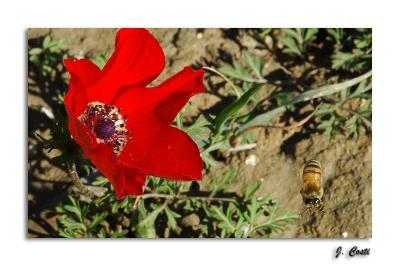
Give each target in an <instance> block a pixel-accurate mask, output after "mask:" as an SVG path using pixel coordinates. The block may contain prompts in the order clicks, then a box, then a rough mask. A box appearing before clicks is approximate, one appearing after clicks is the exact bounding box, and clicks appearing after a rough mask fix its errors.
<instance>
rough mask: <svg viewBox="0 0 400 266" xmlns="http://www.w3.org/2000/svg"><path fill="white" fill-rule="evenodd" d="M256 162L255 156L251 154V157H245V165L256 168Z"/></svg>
mask: <svg viewBox="0 0 400 266" xmlns="http://www.w3.org/2000/svg"><path fill="white" fill-rule="evenodd" d="M257 162H258V158H257V156H256V155H254V154H251V155H249V156H247V158H246V160H245V162H244V163H245V164H246V165H251V166H256V164H257Z"/></svg>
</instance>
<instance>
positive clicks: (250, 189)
mask: <svg viewBox="0 0 400 266" xmlns="http://www.w3.org/2000/svg"><path fill="white" fill-rule="evenodd" d="M261 184H262V182H261V181H260V180H257V182H256V183H255V184H254V185H252V186H249V187H248V188H247V189H246V192H245V193H244V201H248V200H249V199H250V198H251V197H253V196H254V193H256V192H257V190H258V189H259V188H260V187H261Z"/></svg>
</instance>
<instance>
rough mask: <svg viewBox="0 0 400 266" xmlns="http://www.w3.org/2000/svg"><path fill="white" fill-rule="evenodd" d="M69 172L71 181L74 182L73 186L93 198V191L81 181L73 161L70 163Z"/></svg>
mask: <svg viewBox="0 0 400 266" xmlns="http://www.w3.org/2000/svg"><path fill="white" fill-rule="evenodd" d="M69 174H70V176H71V179H72V182H73V183H74V186H75V187H76V188H77V189H78V190H79V191H80V192H81V193H82V194H84V195H85V196H86V197H88V198H90V199H93V198H94V196H95V195H94V193H93V192H92V191H91V190H89V188H87V187H86V186H85V185H84V184H83V183H82V182H81V179H80V177H79V175H78V172H77V171H76V166H75V163H72V166H71V169H70V171H69Z"/></svg>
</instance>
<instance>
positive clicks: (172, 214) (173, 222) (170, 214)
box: [164, 207, 181, 230]
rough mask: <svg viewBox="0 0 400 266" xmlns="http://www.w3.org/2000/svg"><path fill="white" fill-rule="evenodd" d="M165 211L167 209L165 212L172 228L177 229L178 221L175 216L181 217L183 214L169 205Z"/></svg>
mask: <svg viewBox="0 0 400 266" xmlns="http://www.w3.org/2000/svg"><path fill="white" fill-rule="evenodd" d="M164 211H165V214H166V215H167V219H168V224H169V225H170V226H171V228H172V229H173V230H176V225H177V222H176V219H175V218H180V217H181V215H180V214H179V213H176V212H174V211H172V210H171V209H170V208H168V207H166V208H165V210H164Z"/></svg>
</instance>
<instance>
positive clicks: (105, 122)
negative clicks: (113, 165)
mask: <svg viewBox="0 0 400 266" xmlns="http://www.w3.org/2000/svg"><path fill="white" fill-rule="evenodd" d="M120 112H121V109H120V108H116V107H115V106H113V105H111V104H103V103H100V102H91V103H89V104H88V106H87V107H86V109H85V111H84V112H83V113H82V115H80V116H79V120H81V121H82V123H84V124H85V125H86V126H87V127H88V128H89V129H90V130H91V131H92V132H93V133H94V134H95V135H96V137H97V138H96V141H97V143H104V144H107V145H109V146H111V147H112V148H113V150H114V153H115V154H116V155H117V156H118V155H119V154H120V153H121V151H122V150H123V148H124V147H125V146H126V143H127V142H128V138H129V137H130V134H129V132H128V130H127V128H126V126H125V123H126V121H127V117H126V116H122V115H121V114H120Z"/></svg>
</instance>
